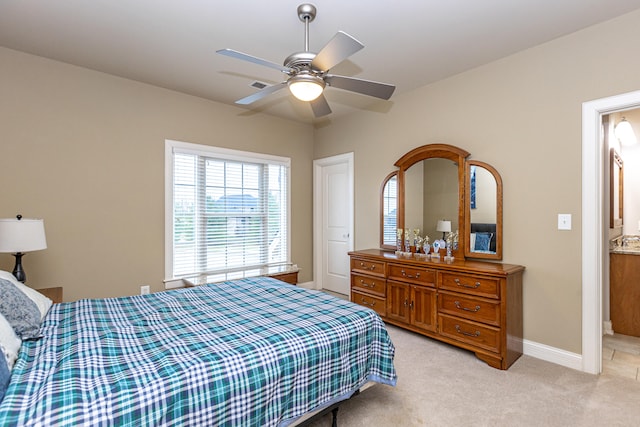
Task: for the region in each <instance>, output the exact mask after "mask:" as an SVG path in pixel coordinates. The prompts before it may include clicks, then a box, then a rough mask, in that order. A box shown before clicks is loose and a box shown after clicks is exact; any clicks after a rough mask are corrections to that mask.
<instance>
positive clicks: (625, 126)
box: [613, 117, 637, 146]
mask: <svg viewBox="0 0 640 427" xmlns="http://www.w3.org/2000/svg"><path fill="white" fill-rule="evenodd" d="M613 133H614V134H615V135H616V138H618V141H620V144H622V145H624V146H629V145H634V144H635V143H636V142H637V139H636V134H635V132H634V131H633V128H632V127H631V123H629V122H628V121H627V119H626V118H624V117H622V120H620V122H619V123H618V124H617V125H616V127H615V128H614V130H613Z"/></svg>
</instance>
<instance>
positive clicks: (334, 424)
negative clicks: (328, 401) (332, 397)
mask: <svg viewBox="0 0 640 427" xmlns="http://www.w3.org/2000/svg"><path fill="white" fill-rule="evenodd" d="M338 409H340V408H334V409H333V411H331V413H332V414H333V422H332V423H331V427H338Z"/></svg>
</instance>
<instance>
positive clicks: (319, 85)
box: [287, 74, 325, 101]
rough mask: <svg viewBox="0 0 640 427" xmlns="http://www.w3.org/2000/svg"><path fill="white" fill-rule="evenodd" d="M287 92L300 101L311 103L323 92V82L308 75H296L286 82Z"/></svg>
mask: <svg viewBox="0 0 640 427" xmlns="http://www.w3.org/2000/svg"><path fill="white" fill-rule="evenodd" d="M287 84H288V85H289V90H290V91H291V93H292V94H293V96H295V97H296V98H298V99H299V100H300V101H313V100H314V99H316V98H318V97H319V96H320V95H321V94H322V91H323V90H324V86H325V83H324V80H322V79H321V78H320V77H316V76H312V75H310V74H298V75H295V76H293V77H291V78H290V79H289V81H288V82H287Z"/></svg>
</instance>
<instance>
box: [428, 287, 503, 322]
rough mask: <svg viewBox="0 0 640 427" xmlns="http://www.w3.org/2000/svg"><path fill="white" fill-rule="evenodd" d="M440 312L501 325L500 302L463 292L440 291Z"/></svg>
mask: <svg viewBox="0 0 640 427" xmlns="http://www.w3.org/2000/svg"><path fill="white" fill-rule="evenodd" d="M438 313H444V314H451V315H453V316H459V317H464V318H465V319H469V320H473V321H475V322H482V323H488V324H490V325H493V326H500V303H499V302H498V301H493V300H486V299H481V298H474V297H471V296H464V295H461V294H455V293H449V292H439V294H438Z"/></svg>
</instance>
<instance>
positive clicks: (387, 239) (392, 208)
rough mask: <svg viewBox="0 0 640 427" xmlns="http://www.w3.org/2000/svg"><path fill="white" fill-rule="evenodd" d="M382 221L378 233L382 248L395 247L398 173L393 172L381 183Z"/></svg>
mask: <svg viewBox="0 0 640 427" xmlns="http://www.w3.org/2000/svg"><path fill="white" fill-rule="evenodd" d="M381 197H382V200H381V204H380V206H381V207H382V221H381V222H382V223H381V230H380V235H381V236H382V242H381V247H382V248H385V247H386V248H391V249H393V248H395V247H396V230H397V229H398V221H397V215H398V174H397V172H393V173H391V174H389V175H388V176H387V178H385V180H384V181H383V183H382V193H381Z"/></svg>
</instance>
